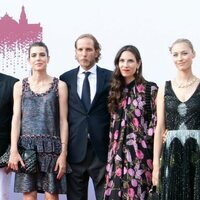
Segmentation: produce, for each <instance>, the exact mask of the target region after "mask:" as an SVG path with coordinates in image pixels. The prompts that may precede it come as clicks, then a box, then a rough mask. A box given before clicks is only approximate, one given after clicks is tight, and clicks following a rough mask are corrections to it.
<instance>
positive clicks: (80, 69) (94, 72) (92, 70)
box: [78, 65, 97, 74]
mask: <svg viewBox="0 0 200 200" xmlns="http://www.w3.org/2000/svg"><path fill="white" fill-rule="evenodd" d="M83 72H85V70H84V69H83V68H82V67H81V66H80V67H79V72H78V73H79V74H83ZM87 72H91V74H96V73H97V66H96V65H94V66H93V67H91V68H90V69H89V70H88V71H87Z"/></svg>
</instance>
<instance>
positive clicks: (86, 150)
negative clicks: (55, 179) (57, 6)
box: [60, 34, 112, 200]
mask: <svg viewBox="0 0 200 200" xmlns="http://www.w3.org/2000/svg"><path fill="white" fill-rule="evenodd" d="M100 50H101V48H100V44H99V43H98V41H97V39H96V38H95V37H94V36H93V35H91V34H84V35H81V36H79V37H78V39H77V40H76V41H75V52H76V54H75V55H76V59H77V61H78V62H79V64H80V66H79V67H77V68H75V69H72V70H70V71H68V72H66V73H64V74H62V75H61V76H60V79H61V80H63V81H65V82H66V83H67V85H68V89H69V105H68V106H69V114H68V122H69V143H68V163H69V165H70V166H71V168H72V173H70V174H68V175H67V180H68V181H67V190H68V192H67V199H68V200H87V196H88V182H89V177H91V178H92V180H93V184H94V188H95V194H96V199H97V200H102V199H103V191H104V181H105V165H106V161H107V153H108V142H109V122H110V115H109V113H108V109H107V97H108V93H109V87H110V79H111V74H112V72H111V71H109V70H107V69H103V68H100V67H99V66H97V65H96V63H97V62H98V60H99V58H100V55H101V54H100ZM86 72H89V73H88V76H87V78H86V74H87V73H86ZM86 79H87V81H86V82H87V84H86V85H87V86H85V80H86ZM88 81H89V84H88ZM88 89H89V97H86V96H87V95H88V91H87V90H88ZM88 98H89V100H88ZM85 99H86V100H85ZM85 101H86V102H85Z"/></svg>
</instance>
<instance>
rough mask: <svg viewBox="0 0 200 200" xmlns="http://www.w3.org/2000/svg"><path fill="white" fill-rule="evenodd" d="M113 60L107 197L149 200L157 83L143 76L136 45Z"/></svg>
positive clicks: (109, 199) (127, 47)
mask: <svg viewBox="0 0 200 200" xmlns="http://www.w3.org/2000/svg"><path fill="white" fill-rule="evenodd" d="M114 63H115V66H116V68H115V70H114V73H113V78H112V83H111V90H110V95H109V110H110V113H111V126H110V145H109V152H108V163H107V166H106V171H107V172H106V186H105V193H104V199H105V200H125V199H126V200H133V199H134V200H137V199H147V197H148V191H149V189H150V187H151V178H152V158H153V136H154V127H155V125H156V115H155V107H156V105H155V98H156V94H157V85H156V84H155V83H153V82H147V81H146V80H145V79H144V78H143V76H142V60H141V57H140V53H139V51H138V49H137V48H136V47H134V46H132V45H127V46H124V47H122V48H121V49H120V50H119V51H118V53H117V55H116V57H115V61H114ZM147 85H149V87H150V89H149V93H147V92H146V88H147ZM147 101H148V102H149V105H147Z"/></svg>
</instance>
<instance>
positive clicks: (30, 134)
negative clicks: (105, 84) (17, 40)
mask: <svg viewBox="0 0 200 200" xmlns="http://www.w3.org/2000/svg"><path fill="white" fill-rule="evenodd" d="M28 60H29V63H30V65H31V67H32V75H31V76H30V77H28V78H25V79H23V80H22V81H19V82H17V83H16V84H15V86H14V113H13V119H12V130H11V150H10V158H9V164H8V166H9V167H10V168H11V169H12V170H15V171H16V172H17V173H16V176H15V186H14V191H15V192H21V193H23V196H24V198H23V199H24V200H36V199H37V192H41V193H45V199H51V200H58V194H66V176H65V172H66V157H67V143H68V123H67V114H66V113H67V87H66V84H65V83H64V82H62V81H59V80H58V79H57V78H55V77H51V76H49V75H48V74H47V64H48V62H49V51H48V48H47V46H46V45H45V44H44V43H42V42H36V43H33V44H32V45H31V46H30V48H29V57H28ZM18 147H20V148H24V149H27V150H35V152H36V155H37V165H38V171H37V172H34V173H29V172H22V171H18V169H19V165H18V164H20V165H21V166H22V167H23V168H24V169H26V166H25V164H24V162H23V160H22V158H21V156H20V154H19V152H18Z"/></svg>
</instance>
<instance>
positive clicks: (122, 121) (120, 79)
mask: <svg viewBox="0 0 200 200" xmlns="http://www.w3.org/2000/svg"><path fill="white" fill-rule="evenodd" d="M170 52H171V54H172V57H173V61H174V63H175V65H176V67H177V72H178V73H177V76H176V78H175V79H174V80H171V81H167V82H166V83H165V86H164V87H160V88H159V89H158V86H157V85H156V83H154V82H149V81H147V80H146V79H145V78H144V77H143V75H142V67H143V66H142V58H141V55H140V52H139V50H138V49H137V47H135V46H133V45H126V46H123V47H122V48H121V49H120V50H119V51H118V52H117V54H116V56H115V59H114V64H115V69H114V71H113V72H112V71H110V70H108V69H104V68H101V67H99V66H98V65H97V63H98V61H99V59H100V56H101V46H100V44H99V42H98V41H97V39H96V38H95V37H94V36H93V35H91V34H83V35H81V36H79V37H78V38H77V40H76V41H75V58H76V60H77V61H78V63H79V66H78V67H77V68H75V69H72V70H70V71H67V72H65V73H64V74H62V75H61V76H60V77H59V79H58V78H56V77H51V76H50V75H48V74H47V65H48V62H49V58H50V56H49V51H48V48H47V46H46V45H45V44H44V43H43V42H35V43H33V44H31V45H30V48H29V53H28V62H29V63H30V65H31V66H32V75H31V76H30V77H28V78H25V79H23V80H22V81H18V80H17V79H15V78H13V77H10V76H7V75H4V74H0V96H1V101H0V119H1V123H0V144H1V145H0V155H2V154H3V153H4V152H5V151H6V148H7V146H8V144H9V143H10V141H11V147H10V158H9V162H8V167H5V168H2V169H0V192H1V194H0V200H1V198H2V199H3V200H6V199H7V197H6V195H7V193H8V192H7V191H6V190H5V187H3V184H4V180H3V177H6V176H7V173H8V171H9V170H13V171H15V172H16V175H15V184H14V191H15V192H20V193H23V196H24V199H25V200H36V199H37V192H42V193H45V199H46V200H58V194H67V199H68V200H87V199H88V182H89V178H91V179H92V181H93V185H94V190H95V195H96V199H97V200H142V199H143V200H146V199H148V197H149V191H150V189H151V187H152V186H153V185H154V186H157V188H158V192H159V193H160V198H161V199H162V200H196V199H199V198H200V191H199V190H200V189H199V186H200V176H199V173H200V172H199V169H200V165H199V164H200V160H199V157H200V152H199V151H200V150H199V148H200V144H199V143H200V136H199V135H200V80H199V78H197V77H196V76H195V75H193V73H192V60H193V58H194V57H195V51H194V49H193V46H192V43H191V42H190V41H189V40H187V39H178V40H176V41H175V42H174V43H173V44H172V46H171V47H170ZM15 82H16V83H15ZM13 85H14V89H13ZM12 93H13V97H12ZM13 98H14V105H13ZM12 107H13V113H12ZM11 118H12V123H11ZM10 133H11V134H10ZM10 135H11V138H10ZM19 148H24V149H31V150H35V151H36V153H37V165H38V171H37V172H36V173H34V174H29V173H26V172H21V171H19V170H18V169H19V165H21V166H22V167H23V168H25V169H26V166H25V164H24V162H23V160H22V158H21V155H20V153H19Z"/></svg>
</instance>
